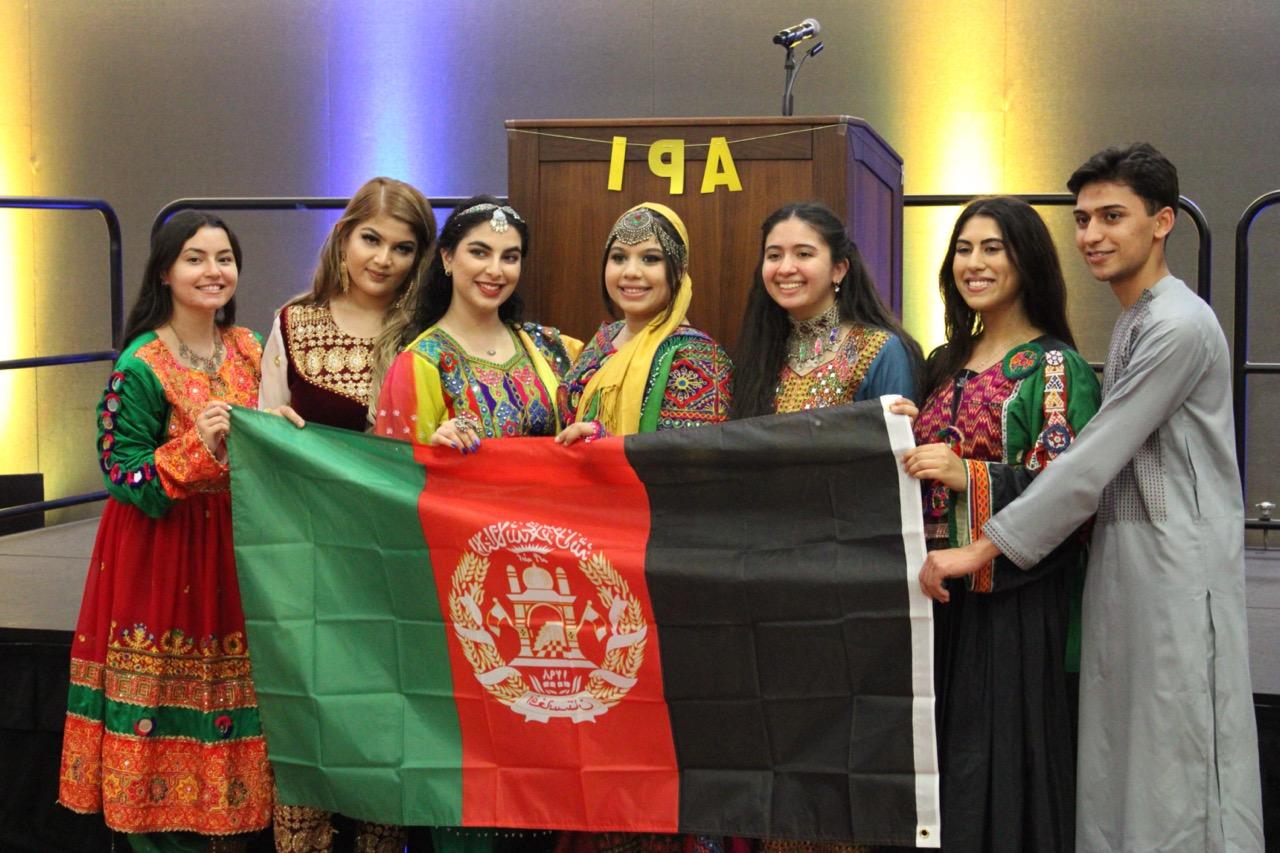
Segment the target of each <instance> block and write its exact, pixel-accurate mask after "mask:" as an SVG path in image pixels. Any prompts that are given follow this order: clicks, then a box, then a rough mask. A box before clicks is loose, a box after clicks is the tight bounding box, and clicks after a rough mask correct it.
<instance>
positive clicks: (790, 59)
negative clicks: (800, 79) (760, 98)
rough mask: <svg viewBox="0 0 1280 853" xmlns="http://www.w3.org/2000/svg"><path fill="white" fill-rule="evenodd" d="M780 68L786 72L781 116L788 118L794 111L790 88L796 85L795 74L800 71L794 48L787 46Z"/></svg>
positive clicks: (793, 97) (793, 100)
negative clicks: (785, 55) (785, 56)
mask: <svg viewBox="0 0 1280 853" xmlns="http://www.w3.org/2000/svg"><path fill="white" fill-rule="evenodd" d="M782 67H783V69H785V71H786V81H785V82H784V83H783V86H782V114H783V115H784V116H789V115H791V114H792V113H793V112H794V111H795V96H794V95H792V94H791V87H792V86H794V85H795V84H796V74H797V73H799V71H800V66H799V64H798V63H797V62H796V49H795V47H794V46H792V45H787V58H786V59H785V60H783V62H782Z"/></svg>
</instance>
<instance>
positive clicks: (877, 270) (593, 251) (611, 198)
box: [506, 116, 902, 352]
mask: <svg viewBox="0 0 1280 853" xmlns="http://www.w3.org/2000/svg"><path fill="white" fill-rule="evenodd" d="M506 127H507V152H508V165H507V169H508V182H507V188H508V189H507V192H508V195H509V196H510V199H511V203H512V205H514V206H515V208H516V210H518V211H520V212H521V213H522V214H524V215H525V216H526V217H528V219H529V222H530V228H531V235H532V236H531V248H530V255H529V259H528V261H527V262H526V264H525V269H524V274H523V276H522V278H521V283H520V288H521V292H522V293H523V294H524V297H525V301H526V305H527V306H528V311H527V314H528V316H529V318H530V319H534V320H537V321H539V322H545V323H549V324H551V325H554V326H558V327H560V328H561V329H563V330H564V331H565V332H567V333H568V334H571V335H574V336H575V337H586V336H588V335H590V334H592V333H593V332H594V331H595V329H596V326H597V325H598V324H599V323H600V321H601V320H602V319H604V317H605V316H606V314H605V308H604V304H603V303H602V301H601V296H600V274H601V268H602V262H603V258H604V242H605V238H606V237H608V235H609V230H610V228H611V227H612V226H613V223H614V221H615V220H616V219H617V218H618V216H619V215H620V214H621V213H622V212H623V211H624V210H626V209H627V208H629V207H631V206H632V205H635V204H638V203H639V202H642V201H656V202H661V203H662V204H665V205H667V206H669V207H671V208H672V209H673V210H675V211H676V212H677V213H679V214H680V216H681V218H682V219H684V221H685V224H686V225H687V226H688V228H689V242H690V244H691V246H690V263H689V272H690V275H691V276H692V278H693V285H694V296H693V305H692V308H691V309H690V312H689V319H690V322H691V323H693V324H694V325H695V326H698V327H699V328H701V329H703V330H704V331H706V332H707V333H709V334H710V335H712V336H713V337H715V338H716V339H717V340H719V341H720V342H721V343H722V344H724V345H725V346H726V347H728V348H729V349H730V351H731V352H732V348H733V347H734V345H735V344H736V342H737V336H738V329H739V325H740V324H741V321H742V312H743V309H744V308H745V307H746V301H747V293H748V290H749V288H750V286H751V281H752V276H753V274H754V272H755V268H756V264H757V263H758V261H759V258H760V238H761V235H760V224H761V222H763V221H764V218H765V217H766V216H768V215H769V214H770V213H772V212H773V211H774V210H775V209H777V208H778V207H780V206H782V205H784V204H787V203H790V202H795V201H808V200H816V201H821V202H823V203H824V204H826V205H827V206H829V207H831V208H832V209H833V210H835V211H836V212H837V213H839V214H840V216H841V217H842V218H843V219H844V221H845V223H846V225H847V226H848V228H849V232H850V234H851V235H852V236H853V238H854V240H855V241H856V242H857V244H858V248H859V250H860V251H861V252H862V255H863V258H864V260H865V262H866V264H867V266H868V268H869V269H870V270H871V274H872V276H873V277H874V278H875V281H876V284H877V287H878V288H879V289H880V293H881V296H882V298H884V300H885V303H886V304H888V305H889V306H890V307H891V308H892V309H893V311H894V312H895V313H897V314H899V315H901V306H902V158H901V157H899V156H898V154H897V153H896V152H895V151H894V150H893V149H892V148H890V147H889V145H888V143H886V142H885V141H884V140H883V139H882V138H881V137H880V136H879V135H878V134H877V133H876V132H875V131H874V130H872V129H871V127H870V126H868V125H867V123H866V122H864V121H863V120H862V119H858V118H851V117H849V116H805V117H795V116H793V117H787V118H783V117H759V118H649V119H560V120H552V119H533V120H518V121H508V122H506ZM618 136H622V137H626V140H627V143H628V145H627V147H626V153H625V158H626V159H625V165H624V168H623V170H622V189H621V190H620V191H611V190H610V189H609V188H608V185H609V174H610V159H611V157H612V156H613V151H614V148H613V145H612V142H613V139H614V137H618ZM714 137H723V138H724V139H725V140H726V141H727V143H728V151H729V154H730V155H731V158H732V166H733V168H734V169H736V172H737V175H738V177H739V179H740V181H741V185H742V189H741V191H738V192H733V191H730V190H729V189H728V188H727V187H725V186H718V187H716V188H715V189H714V190H713V191H711V192H708V193H703V192H701V191H700V189H701V186H702V183H703V176H704V170H705V168H706V167H707V158H708V150H709V149H708V147H707V144H708V143H709V142H710V141H711V140H712V139H713V138H714ZM664 139H665V140H681V141H682V142H683V146H684V160H685V163H684V191H683V193H682V194H680V195H672V194H671V192H670V190H671V181H670V180H669V179H668V178H667V177H659V176H658V175H655V174H654V173H653V171H651V169H650V165H649V163H650V159H649V144H650V143H652V142H654V141H655V140H664Z"/></svg>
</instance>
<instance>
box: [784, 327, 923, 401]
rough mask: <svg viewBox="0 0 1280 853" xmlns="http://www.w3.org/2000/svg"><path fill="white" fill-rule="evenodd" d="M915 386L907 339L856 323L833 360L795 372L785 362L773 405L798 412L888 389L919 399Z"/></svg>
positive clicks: (873, 396) (870, 397)
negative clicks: (804, 371)
mask: <svg viewBox="0 0 1280 853" xmlns="http://www.w3.org/2000/svg"><path fill="white" fill-rule="evenodd" d="M915 388H916V381H915V371H914V369H913V368H912V365H911V357H910V356H909V355H908V354H907V348H906V347H905V346H904V345H903V343H902V341H900V340H898V338H897V336H896V335H894V334H893V333H892V332H887V331H885V330H884V329H877V328H874V327H872V326H862V325H857V326H854V327H853V328H852V329H850V330H849V332H848V334H846V335H845V336H844V340H842V341H841V342H840V344H839V346H838V348H837V351H836V354H835V356H834V357H833V358H832V359H831V360H830V361H827V362H825V363H824V364H821V365H819V366H818V367H815V368H814V369H813V370H810V371H809V372H808V373H805V374H803V375H802V374H799V373H796V372H795V370H794V369H793V368H792V367H791V365H789V364H784V365H783V366H782V371H781V372H780V373H779V374H778V390H777V391H776V392H775V395H774V403H773V408H774V411H776V412H778V413H783V412H799V411H802V410H804V409H822V408H826V407H827V406H837V405H840V404H841V403H855V402H858V401H860V400H874V399H876V398H877V397H880V396H881V395H883V394H899V395H901V396H903V397H906V398H908V399H915Z"/></svg>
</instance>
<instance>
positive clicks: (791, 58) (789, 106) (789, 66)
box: [782, 42, 826, 116]
mask: <svg viewBox="0 0 1280 853" xmlns="http://www.w3.org/2000/svg"><path fill="white" fill-rule="evenodd" d="M797 44H798V42H797ZM784 47H785V48H786V49H787V58H786V59H785V60H783V62H782V67H783V69H784V70H785V71H786V80H785V81H784V82H783V87H782V114H783V115H784V116H789V115H792V114H793V113H794V112H795V95H793V94H792V92H791V89H792V88H793V87H794V86H795V85H796V75H797V74H799V73H800V66H801V65H803V64H804V61H805V60H806V59H808V58H809V57H811V56H817V55H818V54H819V53H821V52H822V49H823V48H824V47H826V45H825V44H824V43H823V42H818V43H817V44H815V45H814V46H813V47H811V48H809V49H808V50H807V51H805V54H804V56H802V57H800V61H799V62H796V48H795V45H793V44H788V45H784Z"/></svg>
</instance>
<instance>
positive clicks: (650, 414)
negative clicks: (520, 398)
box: [565, 320, 733, 432]
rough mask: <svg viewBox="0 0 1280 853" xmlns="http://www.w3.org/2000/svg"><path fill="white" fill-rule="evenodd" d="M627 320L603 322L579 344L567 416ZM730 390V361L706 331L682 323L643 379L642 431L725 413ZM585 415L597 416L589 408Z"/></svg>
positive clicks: (568, 383)
mask: <svg viewBox="0 0 1280 853" xmlns="http://www.w3.org/2000/svg"><path fill="white" fill-rule="evenodd" d="M624 322H625V321H623V320H618V321H616V322H613V323H604V324H602V325H601V326H600V328H599V329H598V330H597V331H596V333H595V335H594V336H593V337H592V338H591V340H590V341H588V342H587V345H586V346H585V347H583V348H582V354H581V355H579V356H578V359H577V361H575V362H574V363H573V368H572V369H571V370H570V371H569V374H568V376H567V377H566V378H565V388H566V390H567V392H568V399H569V405H568V406H567V407H566V409H567V412H568V420H570V421H572V420H574V417H575V413H576V412H577V410H578V404H579V403H580V402H581V400H582V392H583V391H584V390H586V387H587V383H588V382H590V381H591V377H592V376H594V375H595V373H596V371H597V370H599V369H600V367H601V365H603V364H604V363H605V362H606V361H608V360H609V358H610V357H611V356H613V354H614V353H616V352H617V349H616V348H615V347H614V345H613V339H614V338H615V337H617V335H618V332H620V331H621V330H622V326H623V323H624ZM732 394H733V362H731V361H730V360H729V356H728V354H727V353H726V352H725V351H724V348H723V347H721V346H720V344H718V343H716V342H715V340H713V339H712V338H711V336H710V335H708V334H707V333H706V332H701V331H699V330H697V329H695V328H693V327H692V326H681V327H680V329H679V330H678V331H677V332H676V333H675V334H673V335H671V336H669V337H668V338H667V339H666V340H665V341H663V342H662V344H661V345H660V346H659V347H658V351H657V352H656V353H655V354H654V357H653V362H652V364H651V365H650V367H649V378H648V380H647V382H646V383H645V394H644V405H643V406H642V407H641V412H640V430H639V431H640V432H654V431H656V430H660V429H683V428H685V427H693V426H702V425H704V424H718V423H723V422H724V421H727V420H728V419H729V406H730V403H731V402H732ZM587 416H588V419H590V418H592V417H594V416H595V413H594V412H593V411H588V412H587Z"/></svg>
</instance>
